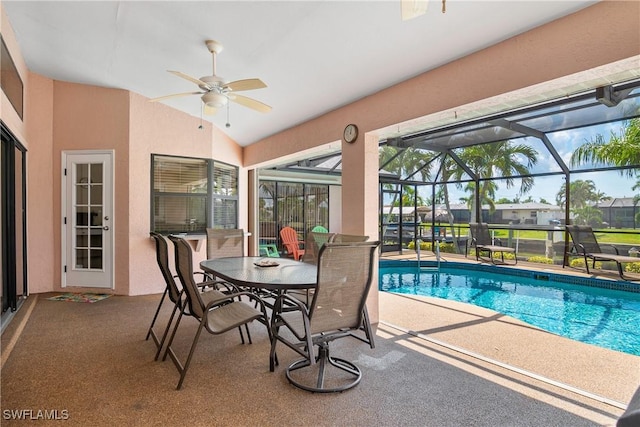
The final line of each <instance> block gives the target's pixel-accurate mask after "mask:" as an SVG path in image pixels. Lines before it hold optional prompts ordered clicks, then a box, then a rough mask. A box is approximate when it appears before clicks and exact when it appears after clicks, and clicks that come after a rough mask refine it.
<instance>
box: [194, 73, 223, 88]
mask: <svg viewBox="0 0 640 427" xmlns="http://www.w3.org/2000/svg"><path fill="white" fill-rule="evenodd" d="M200 81H202V82H204V83H206V84H207V86H203V85H199V86H200V89H202V90H211V89H213V88H222V87H223V86H224V85H225V84H226V83H227V82H226V81H225V80H224V79H223V78H222V77H219V76H216V75H213V76H204V77H200Z"/></svg>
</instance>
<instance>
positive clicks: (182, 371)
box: [174, 316, 207, 390]
mask: <svg viewBox="0 0 640 427" xmlns="http://www.w3.org/2000/svg"><path fill="white" fill-rule="evenodd" d="M206 321H207V319H206V317H205V316H203V318H202V320H201V321H200V325H199V326H198V331H197V332H196V336H195V337H194V338H193V344H191V350H189V356H187V360H186V361H185V363H184V366H183V367H182V369H180V367H178V365H179V363H178V364H176V366H177V367H178V370H179V371H180V381H178V386H177V387H176V390H180V389H181V388H182V383H183V382H184V377H185V376H186V375H187V370H188V369H189V365H191V359H192V358H193V353H194V352H195V350H196V346H197V345H198V340H199V339H200V334H201V333H202V328H203V327H204V322H206ZM174 354H175V353H174Z"/></svg>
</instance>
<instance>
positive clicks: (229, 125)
mask: <svg viewBox="0 0 640 427" xmlns="http://www.w3.org/2000/svg"><path fill="white" fill-rule="evenodd" d="M224 126H225V127H228V128H230V127H231V123H229V103H227V123H226V124H225V125H224Z"/></svg>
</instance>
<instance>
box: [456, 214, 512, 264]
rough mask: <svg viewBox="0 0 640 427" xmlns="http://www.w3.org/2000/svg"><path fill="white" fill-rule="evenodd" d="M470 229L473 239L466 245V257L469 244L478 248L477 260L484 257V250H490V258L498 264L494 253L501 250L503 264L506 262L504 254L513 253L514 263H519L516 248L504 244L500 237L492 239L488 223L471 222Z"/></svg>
mask: <svg viewBox="0 0 640 427" xmlns="http://www.w3.org/2000/svg"><path fill="white" fill-rule="evenodd" d="M469 230H470V231H471V240H470V241H467V245H466V247H465V254H464V256H465V257H466V256H467V254H468V252H469V246H475V248H476V261H480V258H482V252H488V253H489V258H490V259H491V262H492V263H493V264H498V262H496V259H495V257H494V256H493V255H494V253H496V252H499V253H500V258H501V264H506V262H505V261H504V254H505V252H506V253H512V254H514V260H515V261H514V263H513V264H514V265H515V264H517V263H518V256H517V254H516V250H515V249H514V248H512V247H509V246H503V245H502V242H501V241H500V239H493V241H492V239H491V235H490V234H489V226H488V225H487V224H486V223H475V222H471V223H469Z"/></svg>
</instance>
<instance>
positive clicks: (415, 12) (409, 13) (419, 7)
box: [400, 0, 447, 21]
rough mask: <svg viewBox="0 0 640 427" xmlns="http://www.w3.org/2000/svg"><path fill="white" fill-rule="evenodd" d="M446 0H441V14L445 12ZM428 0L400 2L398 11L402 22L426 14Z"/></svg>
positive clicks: (403, 0)
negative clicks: (400, 13)
mask: <svg viewBox="0 0 640 427" xmlns="http://www.w3.org/2000/svg"><path fill="white" fill-rule="evenodd" d="M446 3H447V0H442V13H445V12H446V11H447V6H446ZM428 5H429V0H400V8H401V9H400V10H401V12H402V20H403V21H408V20H409V19H413V18H416V17H418V16H420V15H424V14H425V13H427V6H428Z"/></svg>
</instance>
